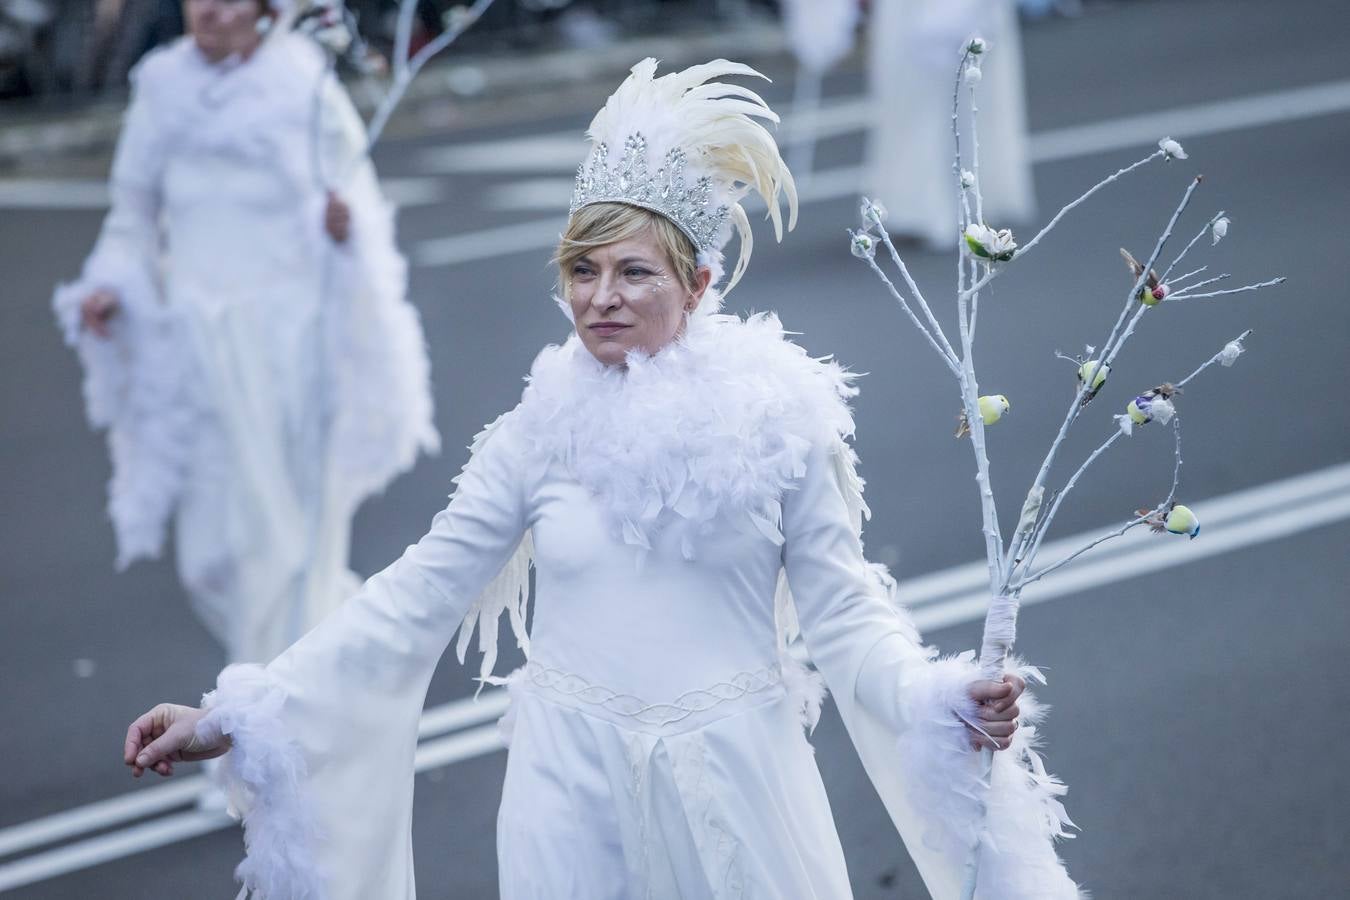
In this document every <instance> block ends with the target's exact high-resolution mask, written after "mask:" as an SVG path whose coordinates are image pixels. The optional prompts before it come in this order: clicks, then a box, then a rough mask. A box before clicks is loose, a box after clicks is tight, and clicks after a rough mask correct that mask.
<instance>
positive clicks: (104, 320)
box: [80, 288, 119, 338]
mask: <svg viewBox="0 0 1350 900" xmlns="http://www.w3.org/2000/svg"><path fill="white" fill-rule="evenodd" d="M118 305H119V304H118V302H117V295H116V294H114V293H113V292H112V291H110V290H108V289H107V288H99V289H98V290H96V291H94V292H93V293H92V294H90V295H89V296H88V297H85V298H84V302H83V303H81V304H80V322H81V323H82V324H83V325H84V327H85V328H87V329H89V330H90V331H92V332H93V333H94V334H96V335H98V336H99V337H101V338H106V337H107V336H108V334H109V332H108V320H109V319H111V318H112V317H113V316H114V315H116V314H117V309H118Z"/></svg>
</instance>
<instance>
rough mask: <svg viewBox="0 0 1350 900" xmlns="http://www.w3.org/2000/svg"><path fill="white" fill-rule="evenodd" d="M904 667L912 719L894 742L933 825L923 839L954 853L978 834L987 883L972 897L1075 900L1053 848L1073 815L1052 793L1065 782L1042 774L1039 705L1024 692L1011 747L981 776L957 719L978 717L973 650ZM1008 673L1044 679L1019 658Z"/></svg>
mask: <svg viewBox="0 0 1350 900" xmlns="http://www.w3.org/2000/svg"><path fill="white" fill-rule="evenodd" d="M911 669H912V671H913V674H911V675H910V676H909V677H910V678H911V679H912V680H911V681H910V682H909V683H908V684H905V685H904V686H903V690H902V693H901V696H902V698H903V699H902V702H904V704H905V707H906V708H905V710H904V715H905V719H906V721H908V722H911V723H912V724H911V726H910V727H909V728H908V729H906V730H905V731H904V732H903V733H902V734H901V735H900V738H899V742H898V745H899V750H900V753H901V757H902V758H903V759H904V760H905V763H906V767H907V770H908V771H909V773H910V775H911V778H912V791H913V798H914V801H915V805H916V807H917V808H918V809H919V810H921V811H922V812H923V814H924V815H925V816H927V817H928V818H929V819H930V821H931V823H932V824H931V826H930V827H929V828H928V830H927V831H926V833H925V834H924V843H925V844H927V845H928V846H930V847H931V848H933V849H934V850H937V851H939V852H941V853H943V854H952V855H956V856H957V857H958V858H959V857H963V856H964V855H965V854H966V853H967V852H968V851H969V848H971V847H973V846H974V845H975V842H976V839H977V838H979V840H980V867H979V884H980V885H984V886H985V887H983V888H982V889H981V890H979V891H977V894H976V896H977V897H983V898H995V897H996V898H998V900H1077V898H1079V897H1080V896H1082V894H1081V893H1080V891H1079V889H1078V887H1077V885H1075V884H1074V883H1073V881H1072V880H1071V879H1070V878H1069V875H1068V873H1067V871H1066V870H1065V868H1064V863H1063V862H1062V861H1061V860H1060V859H1059V856H1058V854H1057V853H1056V852H1055V841H1056V840H1058V839H1061V838H1068V837H1072V836H1073V835H1071V834H1069V833H1068V832H1067V830H1066V828H1071V827H1074V825H1073V822H1072V821H1070V819H1069V816H1068V814H1067V813H1066V812H1065V810H1064V806H1063V804H1062V803H1061V802H1060V799H1059V798H1060V797H1062V796H1063V795H1064V793H1065V792H1066V790H1067V788H1065V786H1064V784H1063V783H1062V782H1061V781H1059V779H1057V778H1056V777H1055V776H1053V775H1050V774H1048V773H1047V772H1046V770H1045V765H1044V763H1043V762H1042V761H1041V757H1040V754H1038V753H1037V752H1036V749H1035V748H1036V746H1037V745H1038V737H1037V728H1036V726H1037V724H1038V723H1039V722H1040V721H1041V719H1042V718H1044V715H1045V708H1044V707H1042V706H1041V705H1040V704H1039V703H1037V702H1036V699H1035V698H1034V697H1033V696H1032V695H1031V693H1030V692H1025V693H1023V694H1022V696H1021V697H1020V698H1019V700H1018V706H1019V708H1020V715H1019V717H1018V721H1019V727H1018V729H1017V731H1016V732H1014V735H1013V742H1012V747H1010V748H1009V749H1008V750H1004V751H1001V752H999V753H995V754H994V763H993V770H992V772H991V775H990V780H989V781H988V782H986V781H985V780H984V777H983V771H982V769H983V766H982V765H981V756H980V754H979V753H976V752H974V751H972V750H971V749H970V737H969V732H968V731H967V730H966V728H965V726H964V724H963V723H962V722H961V719H962V718H966V719H969V720H970V721H975V717H976V715H977V711H976V706H975V703H974V702H973V701H972V700H971V699H970V696H969V693H968V690H969V685H970V683H971V682H973V681H975V680H977V679H978V678H979V677H980V673H979V668H978V666H977V665H976V663H975V658H974V654H973V653H972V652H966V653H963V654H961V655H959V656H956V657H948V658H944V659H939V660H935V661H934V662H933V663H931V664H929V665H927V666H921V667H911ZM1007 671H1009V672H1014V673H1016V674H1018V675H1020V676H1022V678H1023V679H1025V680H1026V681H1027V682H1033V681H1036V682H1041V683H1044V678H1043V677H1042V676H1041V674H1040V672H1039V671H1038V670H1036V669H1035V668H1032V667H1031V666H1027V665H1025V664H1022V663H1020V662H1017V661H1014V662H1013V663H1011V664H1010V665H1009V667H1008V670H1007ZM982 808H983V809H984V810H987V814H982Z"/></svg>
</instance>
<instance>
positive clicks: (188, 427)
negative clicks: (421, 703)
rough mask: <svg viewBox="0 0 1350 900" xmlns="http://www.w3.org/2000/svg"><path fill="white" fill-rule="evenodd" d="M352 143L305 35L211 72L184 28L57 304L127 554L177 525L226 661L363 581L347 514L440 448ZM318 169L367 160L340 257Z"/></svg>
mask: <svg viewBox="0 0 1350 900" xmlns="http://www.w3.org/2000/svg"><path fill="white" fill-rule="evenodd" d="M321 85H322V89H321V91H320V93H319V102H318V103H317V104H316V102H315V97H316V88H319V87H320V86H321ZM316 115H318V116H319V120H318V122H317V123H316V121H315V116H316ZM363 140H364V130H363V129H362V127H361V124H360V120H359V118H358V117H357V115H356V112H355V110H354V109H353V108H352V106H351V103H350V101H349V100H348V99H347V97H346V95H345V94H344V93H343V91H342V89H341V87H340V86H339V85H338V84H337V83H336V81H334V80H333V78H332V77H331V75H327V76H325V68H324V63H323V60H322V56H321V54H320V51H319V50H318V49H317V47H315V46H314V45H313V43H312V42H310V41H309V40H308V39H305V38H301V37H299V36H295V35H281V34H279V35H277V36H275V38H274V39H271V40H268V41H266V42H265V43H264V44H263V45H262V47H261V48H259V50H257V51H256V52H255V53H254V54H253V56H252V57H251V58H249V59H248V60H246V61H242V62H241V61H238V60H234V61H228V62H225V63H220V64H212V63H210V62H208V61H207V60H206V59H205V58H204V57H203V56H202V55H201V54H200V53H199V52H198V51H197V49H196V48H195V45H194V44H193V43H192V41H191V40H190V39H187V38H184V39H182V40H180V41H178V42H177V43H175V44H173V45H171V46H169V47H167V48H164V49H161V50H157V51H154V52H152V53H151V54H150V55H149V56H147V57H146V59H145V60H144V61H143V62H142V63H141V64H140V65H139V67H138V69H137V71H136V74H135V79H134V94H133V99H132V103H131V107H130V109H129V110H128V112H127V118H126V122H125V125H124V128H123V132H122V135H121V139H120V141H119V143H118V148H117V153H116V157H115V159H114V162H113V169H112V177H111V183H110V186H111V193H112V208H111V211H110V213H109V215H108V217H107V219H106V220H105V222H104V226H103V230H102V233H101V234H100V236H99V241H98V244H97V246H96V247H95V248H94V252H93V253H92V254H91V255H90V258H89V260H88V261H87V263H86V264H85V267H84V272H83V274H82V276H81V278H80V279H79V280H78V281H77V282H76V283H74V284H68V285H64V286H62V287H61V288H59V289H58V291H57V293H56V296H55V298H54V305H55V308H56V312H57V315H58V318H59V320H60V321H61V324H62V326H63V328H64V329H65V330H66V334H67V339H68V341H69V342H70V343H71V344H72V345H74V346H76V347H77V349H78V350H79V353H80V356H81V359H82V361H83V362H84V364H85V368H86V381H85V392H86V397H87V399H88V402H89V415H90V419H91V421H92V422H93V424H95V425H96V426H99V427H106V428H108V430H109V447H110V450H111V452H112V456H113V469H114V471H113V480H112V483H111V486H110V502H109V507H110V513H111V515H112V519H113V522H114V525H115V527H116V532H117V539H118V565H119V567H124V566H126V565H128V564H129V563H130V562H131V561H132V560H134V559H137V558H141V557H153V556H157V555H158V554H159V552H160V549H161V545H162V543H163V535H164V530H165V527H166V524H167V523H168V521H169V520H170V518H171V517H172V518H173V520H174V531H175V537H176V550H177V565H178V570H179V573H180V576H181V578H182V581H183V584H184V586H185V587H186V588H187V592H188V595H189V597H190V599H191V602H192V605H193V607H194V608H195V610H196V612H197V613H198V615H199V616H200V617H201V618H202V620H203V621H204V622H205V624H206V625H207V626H208V627H209V628H210V630H211V631H212V633H213V634H214V635H215V636H216V637H217V638H218V639H219V640H220V641H221V643H222V644H223V645H224V647H225V649H226V653H227V657H228V658H229V659H230V660H231V661H258V662H265V661H267V660H269V659H271V658H272V657H273V656H275V655H276V654H277V653H279V652H280V651H281V650H283V649H284V648H285V647H287V646H288V645H289V644H291V643H292V642H293V641H294V640H295V639H296V638H298V637H299V636H300V635H301V634H303V633H304V632H305V631H306V630H308V629H309V628H310V627H311V626H313V625H314V624H315V623H317V622H318V621H319V620H320V619H321V618H322V617H323V616H324V615H325V614H326V613H327V612H328V611H329V610H330V609H332V607H333V606H334V605H335V604H336V603H337V602H339V601H340V600H341V599H342V598H344V597H346V596H348V595H350V594H351V593H352V592H353V591H354V590H355V588H356V587H357V585H358V583H359V582H357V580H356V579H355V578H354V576H352V575H351V573H350V572H349V570H348V567H347V554H348V543H349V528H350V523H351V519H352V516H353V514H354V512H355V510H356V507H357V505H358V504H359V503H360V502H361V501H362V500H363V499H365V498H366V497H368V496H369V495H370V494H371V493H373V492H375V491H378V490H381V489H382V488H383V487H384V486H385V485H386V484H387V483H388V482H389V480H391V479H392V478H393V477H394V476H395V475H396V474H398V473H399V472H401V471H403V470H405V469H407V468H408V467H410V466H411V464H412V462H413V461H414V459H415V458H416V456H417V453H418V452H419V451H422V450H432V449H434V448H435V447H436V443H437V436H436V432H435V428H434V426H433V425H432V422H431V413H432V408H431V399H430V391H429V377H428V364H427V358H426V351H425V347H424V340H423V337H422V333H421V326H420V324H419V322H418V319H417V313H416V311H415V310H414V309H413V308H412V307H411V305H409V304H408V303H407V301H406V300H405V298H404V293H405V282H406V267H405V263H404V261H403V258H402V257H401V256H400V255H399V253H398V250H397V248H396V246H395V244H394V235H393V220H392V210H391V209H390V207H389V206H388V204H386V203H385V201H384V199H383V197H382V196H381V195H380V192H379V188H378V185H377V183H376V180H375V173H374V170H373V168H372V167H371V165H370V163H369V161H368V160H365V159H361V153H362V151H363ZM316 158H317V159H319V160H322V167H323V173H324V175H326V176H327V177H332V175H333V174H334V173H337V172H338V171H340V169H342V168H343V167H347V168H351V166H350V164H351V161H352V160H353V159H360V162H359V163H357V164H356V165H355V167H354V173H355V174H354V176H353V177H351V178H350V179H349V180H348V181H346V182H345V183H343V184H340V185H338V186H337V190H338V192H339V193H340V195H341V196H342V197H343V198H344V199H345V200H346V201H347V202H348V204H349V206H350V207H351V209H352V234H351V237H350V238H349V240H348V242H347V244H345V245H343V246H337V245H335V244H334V243H333V242H332V241H331V240H330V239H329V238H328V237H327V236H326V235H325V234H324V232H323V230H322V219H323V209H324V204H325V202H326V191H325V189H324V188H323V186H322V183H321V181H320V176H319V174H318V173H317V172H316V168H315V166H316ZM95 288H109V289H111V290H113V291H114V292H115V293H116V294H117V295H118V298H119V301H120V303H121V310H120V311H119V313H118V315H117V316H116V317H115V318H114V320H113V322H112V329H113V335H112V337H111V338H110V339H109V340H106V341H104V340H100V339H99V338H97V337H95V336H93V335H91V334H87V333H82V332H81V331H80V328H79V304H80V302H81V301H82V300H83V299H84V297H86V296H87V295H88V294H89V293H90V292H91V291H92V290H94V289H95Z"/></svg>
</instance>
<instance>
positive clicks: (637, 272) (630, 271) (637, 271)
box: [623, 266, 652, 278]
mask: <svg viewBox="0 0 1350 900" xmlns="http://www.w3.org/2000/svg"><path fill="white" fill-rule="evenodd" d="M623 274H624V275H625V276H626V277H628V278H646V277H647V276H648V275H650V274H652V273H651V272H650V271H649V270H647V269H642V268H639V267H637V266H629V267H628V268H627V269H625V270H624V273H623Z"/></svg>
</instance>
